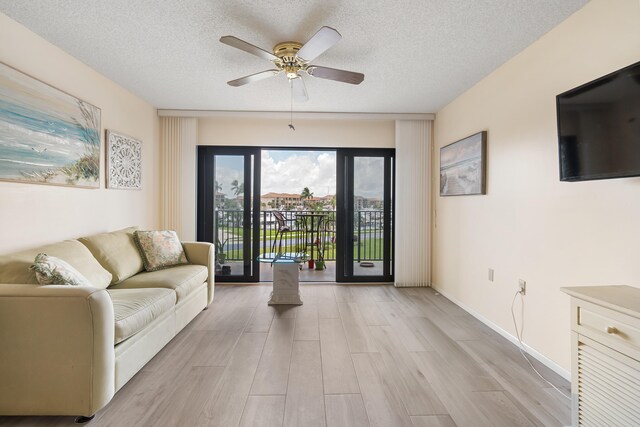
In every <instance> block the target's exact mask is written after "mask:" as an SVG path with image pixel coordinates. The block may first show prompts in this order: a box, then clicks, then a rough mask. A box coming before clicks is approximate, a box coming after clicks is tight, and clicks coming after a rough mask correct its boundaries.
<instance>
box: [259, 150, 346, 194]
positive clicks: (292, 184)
mask: <svg viewBox="0 0 640 427" xmlns="http://www.w3.org/2000/svg"><path fill="white" fill-rule="evenodd" d="M261 167H262V194H265V193H269V192H274V193H294V194H300V193H301V192H302V189H303V188H304V187H309V190H311V192H312V193H313V195H314V196H315V197H322V196H326V195H328V194H331V195H333V194H336V153H335V151H292V150H263V151H262V165H261Z"/></svg>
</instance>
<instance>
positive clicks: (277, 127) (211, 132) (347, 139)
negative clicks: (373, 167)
mask: <svg viewBox="0 0 640 427" xmlns="http://www.w3.org/2000/svg"><path fill="white" fill-rule="evenodd" d="M288 123H289V121H288V120H285V119H259V118H247V117H243V116H242V115H241V114H239V116H238V117H237V118H216V117H208V118H199V119H198V123H197V132H191V131H190V132H188V134H189V135H190V137H186V136H183V139H184V141H183V142H185V141H186V143H185V144H184V145H183V150H182V157H183V163H182V167H183V168H184V169H183V174H182V177H183V178H182V200H183V202H184V206H195V203H196V188H197V187H196V186H197V176H196V174H197V170H196V163H195V158H194V156H195V155H197V152H196V149H195V146H196V145H234V146H242V145H243V146H253V147H367V148H393V147H394V146H395V121H394V120H392V119H389V120H379V119H378V120H351V119H324V118H320V119H304V120H303V119H300V120H297V119H296V118H295V116H294V122H293V123H294V125H295V127H296V130H295V131H292V130H291V129H289V128H288V126H287V124H288ZM191 159H193V160H191ZM181 229H182V238H183V239H185V240H195V236H196V212H195V208H194V209H190V208H187V209H185V210H184V211H183V215H182V227H181Z"/></svg>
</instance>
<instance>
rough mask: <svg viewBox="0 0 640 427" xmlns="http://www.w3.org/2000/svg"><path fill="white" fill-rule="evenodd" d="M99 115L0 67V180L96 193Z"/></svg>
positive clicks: (92, 108)
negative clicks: (75, 188)
mask: <svg viewBox="0 0 640 427" xmlns="http://www.w3.org/2000/svg"><path fill="white" fill-rule="evenodd" d="M100 133H101V130H100V109H99V108H98V107H96V106H94V105H91V104H90V103H88V102H86V101H82V100H80V99H78V98H76V97H74V96H71V95H69V94H68V93H65V92H63V91H61V90H58V89H56V88H54V87H53V86H49V85H48V84H46V83H43V82H41V81H40V80H36V79H34V78H33V77H30V76H28V75H26V74H24V73H22V72H20V71H18V70H16V69H14V68H12V67H10V66H8V65H6V64H3V63H0V179H1V180H5V181H15V182H27V183H38V184H53V185H67V186H75V187H87V188H100Z"/></svg>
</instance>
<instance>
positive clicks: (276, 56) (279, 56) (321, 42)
mask: <svg viewBox="0 0 640 427" xmlns="http://www.w3.org/2000/svg"><path fill="white" fill-rule="evenodd" d="M341 38H342V36H341V35H340V33H339V32H338V31H336V30H335V29H333V28H331V27H322V28H320V29H319V30H318V32H317V33H315V34H314V35H313V37H311V39H310V40H309V41H308V42H306V43H305V44H304V45H302V44H301V43H298V42H283V43H278V44H277V45H275V46H274V47H273V53H271V52H268V51H266V50H264V49H261V48H259V47H257V46H254V45H252V44H251V43H248V42H246V41H244V40H240V39H239V38H237V37H234V36H224V37H221V38H220V41H221V42H222V43H224V44H226V45H229V46H231V47H235V48H236V49H240V50H244V51H245V52H248V53H251V54H253V55H256V56H259V57H260V58H264V59H266V60H268V61H271V62H272V63H273V65H274V66H275V68H273V69H270V70H266V71H262V72H259V73H256V74H251V75H248V76H245V77H241V78H239V79H235V80H231V81H229V82H227V84H229V85H230V86H234V87H237V86H243V85H246V84H248V83H252V82H257V81H259V80H263V79H267V78H269V77H273V76H277V75H278V74H280V73H285V75H286V76H287V78H288V79H289V81H290V83H291V90H292V94H293V98H294V99H295V100H296V101H298V102H300V101H307V100H308V99H309V96H308V95H307V89H306V87H305V84H304V81H303V80H302V74H301V72H305V73H307V74H308V75H310V76H313V77H319V78H321V79H328V80H335V81H338V82H344V83H350V84H355V85H357V84H360V83H362V81H363V80H364V74H362V73H354V72H353V71H345V70H338V69H335V68H329V67H321V66H319V65H312V64H310V62H311V61H313V60H314V59H316V58H317V57H318V56H320V55H321V54H322V53H324V52H325V51H326V50H327V49H329V48H330V47H332V46H333V45H335V44H336V43H338V41H340V39H341Z"/></svg>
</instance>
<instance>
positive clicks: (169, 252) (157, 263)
mask: <svg viewBox="0 0 640 427" xmlns="http://www.w3.org/2000/svg"><path fill="white" fill-rule="evenodd" d="M133 239H134V240H135V242H136V245H137V246H138V249H139V250H140V255H142V261H143V263H144V268H145V270H147V271H155V270H161V269H163V268H167V267H172V266H174V265H179V264H187V263H188V262H189V261H187V256H186V255H185V253H184V249H183V248H182V243H180V239H178V235H177V234H176V232H175V231H173V230H163V231H134V233H133Z"/></svg>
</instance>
